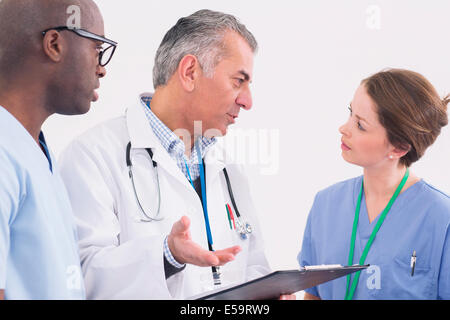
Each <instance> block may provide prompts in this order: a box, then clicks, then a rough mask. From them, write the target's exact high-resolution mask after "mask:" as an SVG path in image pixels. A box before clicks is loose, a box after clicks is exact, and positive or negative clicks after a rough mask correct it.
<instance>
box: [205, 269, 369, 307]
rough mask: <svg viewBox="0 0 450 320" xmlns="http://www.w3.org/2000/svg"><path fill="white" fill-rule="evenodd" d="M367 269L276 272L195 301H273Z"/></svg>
mask: <svg viewBox="0 0 450 320" xmlns="http://www.w3.org/2000/svg"><path fill="white" fill-rule="evenodd" d="M367 267H369V265H353V266H345V267H343V266H340V265H321V266H306V267H303V268H301V269H299V270H284V271H275V272H272V273H270V274H268V275H266V276H263V277H260V278H257V279H254V280H251V281H248V282H245V283H243V284H240V285H235V286H231V287H228V288H225V289H223V288H222V289H219V290H215V291H210V292H209V293H206V294H203V295H202V296H200V297H197V300H274V299H275V300H276V299H278V298H279V297H280V296H281V295H283V294H293V293H295V292H298V291H302V290H305V289H308V288H311V287H314V286H317V285H319V284H321V283H325V282H328V281H331V280H334V279H337V278H340V277H343V276H346V275H348V274H351V273H354V272H357V271H360V270H363V269H366V268H367Z"/></svg>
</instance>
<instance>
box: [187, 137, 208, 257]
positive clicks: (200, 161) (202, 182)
mask: <svg viewBox="0 0 450 320" xmlns="http://www.w3.org/2000/svg"><path fill="white" fill-rule="evenodd" d="M196 148H197V156H198V167H199V171H200V186H201V189H202V202H203V203H202V205H203V216H204V217H205V226H206V235H207V236H208V244H209V247H210V249H211V251H213V250H212V245H213V239H212V234H211V226H210V224H209V215H208V203H207V201H206V179H205V167H204V165H203V159H202V156H201V153H200V147H199V145H198V144H197V147H196ZM184 164H185V166H186V171H187V173H188V176H189V182H190V183H191V185H192V187H193V188H194V189H195V187H194V182H193V181H192V178H191V173H190V172H189V167H188V165H187V163H186V160H185V161H184Z"/></svg>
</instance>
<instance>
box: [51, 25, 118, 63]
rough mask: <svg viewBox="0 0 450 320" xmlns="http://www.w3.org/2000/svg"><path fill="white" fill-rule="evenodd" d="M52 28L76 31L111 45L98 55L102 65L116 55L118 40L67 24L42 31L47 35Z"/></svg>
mask: <svg viewBox="0 0 450 320" xmlns="http://www.w3.org/2000/svg"><path fill="white" fill-rule="evenodd" d="M50 30H56V31H63V30H67V31H72V32H74V33H75V34H76V35H78V36H80V37H83V38H87V39H90V40H95V41H101V42H103V43H107V44H109V45H110V46H109V47H107V48H104V49H103V48H102V49H101V50H100V52H99V56H98V63H99V64H100V66H102V67H104V66H106V65H107V64H108V63H109V62H110V61H111V58H112V56H113V55H114V52H115V51H116V47H117V44H118V43H117V42H115V41H112V40H109V39H107V38H105V37H102V36H99V35H98V34H95V33H92V32H89V31H86V30H84V29H77V28H69V27H67V26H62V27H54V28H49V29H46V30H44V31H42V35H43V36H45V34H46V33H47V32H49V31H50Z"/></svg>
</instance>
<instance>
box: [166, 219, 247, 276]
mask: <svg viewBox="0 0 450 320" xmlns="http://www.w3.org/2000/svg"><path fill="white" fill-rule="evenodd" d="M190 224H191V221H190V220H189V218H188V217H186V216H183V217H182V218H181V219H180V220H179V221H177V222H175V223H174V224H173V227H172V231H171V232H170V234H169V236H168V237H167V243H168V245H169V249H170V252H171V253H172V255H173V257H174V258H175V259H176V260H177V261H178V262H179V263H181V264H183V263H189V264H193V265H196V266H200V267H211V266H222V265H224V264H226V263H228V262H230V261H233V260H234V257H235V256H236V255H237V254H238V253H239V252H240V251H241V247H239V246H234V247H231V248H227V249H223V250H217V251H214V252H212V251H209V250H205V249H203V248H202V247H201V246H199V245H198V244H196V243H195V242H194V241H192V237H191V233H190V231H189V226H190Z"/></svg>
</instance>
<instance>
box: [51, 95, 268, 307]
mask: <svg viewBox="0 0 450 320" xmlns="http://www.w3.org/2000/svg"><path fill="white" fill-rule="evenodd" d="M130 141H131V144H132V149H131V159H132V162H133V173H134V177H135V184H136V188H137V190H138V194H139V196H140V197H139V198H140V201H141V204H142V206H143V207H144V209H145V210H146V212H149V213H150V214H152V215H155V214H156V212H157V202H158V197H157V194H158V193H157V184H156V178H155V169H154V168H153V166H152V165H151V161H150V157H149V155H148V153H147V152H146V151H145V149H144V148H152V151H153V153H154V158H153V159H154V161H156V162H157V163H158V174H159V180H160V188H161V213H160V214H161V215H162V216H164V220H162V221H153V222H142V221H140V219H141V218H142V217H143V215H142V213H141V211H140V209H139V208H138V205H137V203H136V199H135V195H134V192H133V189H132V184H131V180H130V178H129V175H128V168H127V166H126V162H125V155H126V146H127V144H128V142H130ZM225 165H226V168H227V171H228V174H229V176H230V180H231V185H232V188H233V193H234V197H235V200H236V203H237V206H238V209H239V212H240V213H241V215H242V218H243V221H244V222H249V223H250V224H251V225H252V227H253V233H252V234H251V235H250V237H249V239H247V240H242V239H240V237H239V235H238V233H237V232H236V231H234V230H230V227H229V221H228V218H227V212H226V208H225V204H226V203H229V204H230V205H231V201H230V197H229V194H228V191H227V187H226V182H225V178H224V175H223V172H222V169H223V168H224V167H225ZM60 168H61V175H62V177H63V180H64V182H65V183H66V186H67V189H68V192H69V196H70V199H71V203H72V206H73V210H74V214H75V218H76V222H77V229H78V236H79V248H80V258H81V264H82V270H83V274H84V278H85V286H86V291H87V292H86V293H87V298H88V299H172V298H174V299H185V298H189V297H191V296H193V295H197V294H199V293H202V292H205V291H208V290H210V289H213V285H212V283H213V282H212V272H211V268H210V267H208V268H201V267H197V266H193V265H187V267H186V269H185V270H183V271H182V272H179V273H177V274H176V275H174V276H172V277H170V278H169V279H167V280H166V278H165V272H164V262H163V261H164V260H163V241H164V238H165V237H166V236H167V235H168V234H169V233H170V231H171V228H172V225H173V224H174V223H175V222H176V221H177V220H179V219H180V218H181V217H182V216H183V215H186V216H188V217H189V218H190V220H191V227H190V231H191V235H192V239H193V241H195V242H196V243H198V244H200V245H201V246H202V247H203V248H205V249H207V248H208V243H207V236H206V229H205V223H204V216H203V209H202V204H201V201H200V199H199V197H198V195H197V193H196V192H195V190H194V189H193V188H192V186H191V184H190V183H189V181H188V180H187V179H186V177H185V176H184V174H183V173H182V171H181V170H180V169H179V168H178V167H177V165H176V163H175V161H174V160H173V159H172V158H170V156H169V154H168V153H167V151H166V150H165V149H164V148H163V146H162V145H161V143H160V142H159V140H158V138H157V137H156V136H155V134H154V132H153V130H152V128H151V127H150V125H149V122H148V120H147V118H146V116H145V113H144V110H143V108H142V105H141V102H140V99H139V100H138V101H136V103H135V104H134V105H133V106H131V107H130V108H129V109H128V110H127V112H126V114H125V115H124V116H122V117H119V118H116V119H113V120H110V121H107V122H105V123H104V124H101V125H99V126H97V127H95V128H93V129H91V130H89V131H88V132H86V133H85V134H83V135H82V136H80V137H79V138H77V139H76V140H75V141H74V142H72V143H71V144H70V145H69V146H68V148H67V149H66V150H65V151H64V152H63V153H62V155H61V158H60ZM205 170H206V190H207V202H208V212H209V219H210V224H211V231H212V236H213V241H214V248H215V249H216V250H219V249H223V248H228V247H230V246H233V245H240V246H241V247H242V249H243V250H242V251H241V252H240V253H239V254H238V255H237V256H236V259H235V260H234V261H232V262H230V263H228V264H227V265H226V266H224V267H222V268H221V272H222V279H223V282H224V284H230V283H238V282H243V281H247V280H249V279H252V278H255V277H258V276H261V275H264V274H266V273H268V272H269V266H268V263H267V260H266V258H265V255H264V252H263V244H262V237H261V229H260V228H259V225H258V221H257V218H256V214H255V213H256V212H255V207H254V205H253V202H252V200H251V196H250V192H249V186H248V183H247V180H246V178H245V177H244V175H243V173H242V170H241V168H240V166H238V165H236V164H233V163H227V164H225V156H224V153H223V150H220V147H219V146H217V145H215V146H213V147H211V148H210V149H209V150H208V152H207V153H206V155H205Z"/></svg>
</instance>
